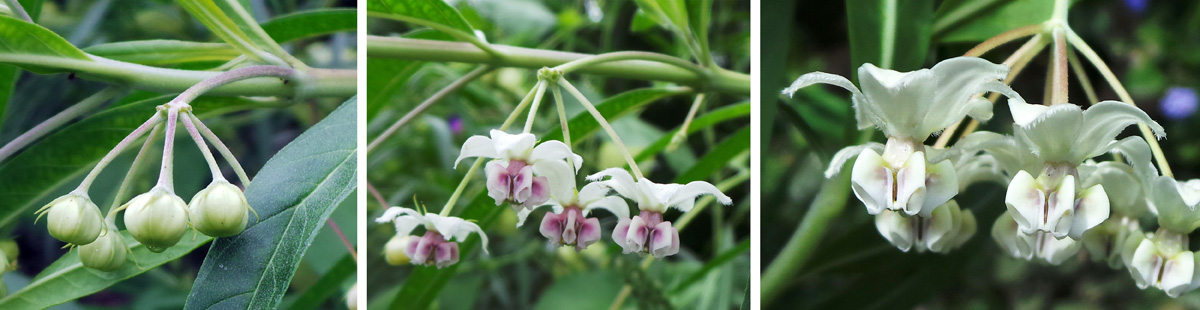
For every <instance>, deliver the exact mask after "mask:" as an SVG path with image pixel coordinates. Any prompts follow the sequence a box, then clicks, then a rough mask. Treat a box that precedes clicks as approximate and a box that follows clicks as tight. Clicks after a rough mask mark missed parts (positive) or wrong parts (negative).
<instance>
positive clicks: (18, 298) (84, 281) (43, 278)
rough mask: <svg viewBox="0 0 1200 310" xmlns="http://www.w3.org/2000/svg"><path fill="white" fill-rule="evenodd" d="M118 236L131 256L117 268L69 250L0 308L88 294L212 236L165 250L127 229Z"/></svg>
mask: <svg viewBox="0 0 1200 310" xmlns="http://www.w3.org/2000/svg"><path fill="white" fill-rule="evenodd" d="M189 235H190V234H189ZM121 236H122V237H124V238H125V244H128V245H130V251H132V252H131V253H132V257H131V258H130V260H128V261H126V262H125V265H124V266H122V267H121V269H118V270H116V271H112V272H105V271H99V270H95V269H91V268H87V267H84V266H83V263H80V262H79V254H78V253H79V251H78V250H77V249H76V250H71V251H70V252H68V253H67V254H65V255H63V256H62V257H60V258H59V259H58V260H57V261H54V263H53V264H50V266H49V267H46V269H44V270H42V272H41V273H38V275H37V276H36V277H34V278H33V280H32V282H30V283H29V285H27V286H25V287H24V288H22V289H21V290H20V291H17V292H15V293H13V294H12V295H8V297H5V298H4V299H0V309H13V310H18V309H45V308H48V307H50V306H53V305H57V304H61V303H64V302H68V301H71V300H75V299H77V298H80V297H83V296H87V295H91V294H92V293H95V292H99V291H100V290H103V289H104V288H106V287H109V286H112V285H113V284H116V283H117V282H121V281H124V280H125V279H129V278H131V277H133V276H136V275H139V274H142V273H144V272H147V271H150V270H151V269H154V268H155V267H158V266H159V265H162V264H164V263H166V262H169V261H173V260H175V259H178V258H180V257H182V256H184V255H187V254H188V253H191V252H192V250H195V249H196V248H198V247H200V246H201V245H204V244H205V243H208V241H209V240H212V237H208V236H204V235H199V236H198V237H197V238H194V239H193V238H191V237H184V238H183V240H180V241H179V243H178V244H176V245H175V246H173V247H170V248H168V249H167V250H166V251H163V252H162V253H153V252H150V250H147V249H146V247H145V246H143V245H142V244H141V243H139V242H137V240H135V239H133V237H132V236H130V235H129V232H128V231H121ZM139 265H140V266H139Z"/></svg>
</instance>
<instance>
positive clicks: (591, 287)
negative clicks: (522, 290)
mask: <svg viewBox="0 0 1200 310" xmlns="http://www.w3.org/2000/svg"><path fill="white" fill-rule="evenodd" d="M622 284H623V283H622V282H621V275H620V274H619V273H618V272H617V271H616V270H603V269H600V270H589V271H583V272H577V273H573V274H569V275H566V276H563V277H560V278H557V279H554V282H553V283H552V284H549V287H548V288H546V290H545V291H544V292H542V294H541V297H539V298H538V301H537V305H535V306H534V307H533V308H534V309H536V310H542V309H602V308H603V307H608V305H609V304H612V302H613V301H612V300H613V297H614V296H617V295H618V294H619V293H620V291H621V286H622ZM581 288H586V289H581Z"/></svg>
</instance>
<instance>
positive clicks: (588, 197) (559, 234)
mask: <svg viewBox="0 0 1200 310" xmlns="http://www.w3.org/2000/svg"><path fill="white" fill-rule="evenodd" d="M535 172H537V173H538V174H541V175H545V176H548V177H549V178H550V179H552V180H556V181H555V182H552V183H551V184H550V199H549V201H547V203H548V204H547V205H549V206H550V207H551V208H553V211H552V212H550V213H546V216H545V217H544V218H542V225H541V227H540V228H539V232H541V233H542V235H543V236H545V237H546V238H547V239H549V240H550V244H551V245H552V246H558V245H560V244H561V245H568V246H575V249H576V250H583V249H585V248H587V247H588V245H591V244H592V243H595V242H597V241H600V235H601V231H600V221H599V220H598V219H596V218H588V217H587V215H588V213H590V212H591V211H592V210H593V209H597V208H600V209H605V210H608V212H610V213H612V214H613V215H616V216H617V218H618V219H628V218H629V205H627V204H626V203H625V200H624V199H621V197H616V196H608V192H609V188H608V187H607V186H604V185H602V184H599V183H590V184H588V185H584V186H583V188H582V189H580V190H579V191H576V190H575V173H573V172H572V171H571V168H570V167H568V166H567V165H566V163H563V162H560V161H549V162H546V163H545V164H543V165H541V166H538V167H536V168H535ZM534 208H536V207H534ZM534 208H526V209H521V210H520V211H517V218H518V221H517V226H521V225H524V224H525V218H527V217H529V213H531V212H532V211H533V209H534Z"/></svg>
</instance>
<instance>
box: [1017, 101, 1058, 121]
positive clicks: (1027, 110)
mask: <svg viewBox="0 0 1200 310" xmlns="http://www.w3.org/2000/svg"><path fill="white" fill-rule="evenodd" d="M1049 109H1050V106H1047V105H1041V104H1030V103H1027V102H1025V101H1016V102H1013V101H1009V102H1008V110H1009V112H1010V113H1012V118H1013V123H1016V125H1017V126H1022V127H1024V126H1029V125H1030V124H1032V123H1033V122H1034V121H1037V120H1038V118H1040V117H1041V116H1042V114H1043V113H1046V111H1047V110H1049Z"/></svg>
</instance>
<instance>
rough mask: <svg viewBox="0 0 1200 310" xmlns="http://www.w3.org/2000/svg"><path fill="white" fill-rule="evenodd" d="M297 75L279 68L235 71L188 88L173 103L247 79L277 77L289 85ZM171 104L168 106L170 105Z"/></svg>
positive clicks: (252, 68) (184, 101) (285, 68)
mask: <svg viewBox="0 0 1200 310" xmlns="http://www.w3.org/2000/svg"><path fill="white" fill-rule="evenodd" d="M295 75H296V70H294V69H292V68H287V67H279V66H252V67H245V68H238V69H233V70H229V71H226V72H223V73H221V74H218V75H216V76H213V77H210V78H207V79H204V80H203V81H200V83H196V85H192V87H188V89H187V90H185V91H183V93H181V94H179V96H177V97H175V99H171V103H176V102H178V103H185V104H186V103H190V102H192V100H196V97H200V95H202V94H204V93H206V92H208V91H211V90H213V89H214V88H217V87H220V86H222V85H225V84H229V83H233V82H237V81H241V80H245V79H251V78H256V77H276V78H281V79H285V80H284V83H287V79H291V78H293V77H294V76H295ZM171 103H167V104H168V105H170V104H171ZM168 127H169V126H168Z"/></svg>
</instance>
